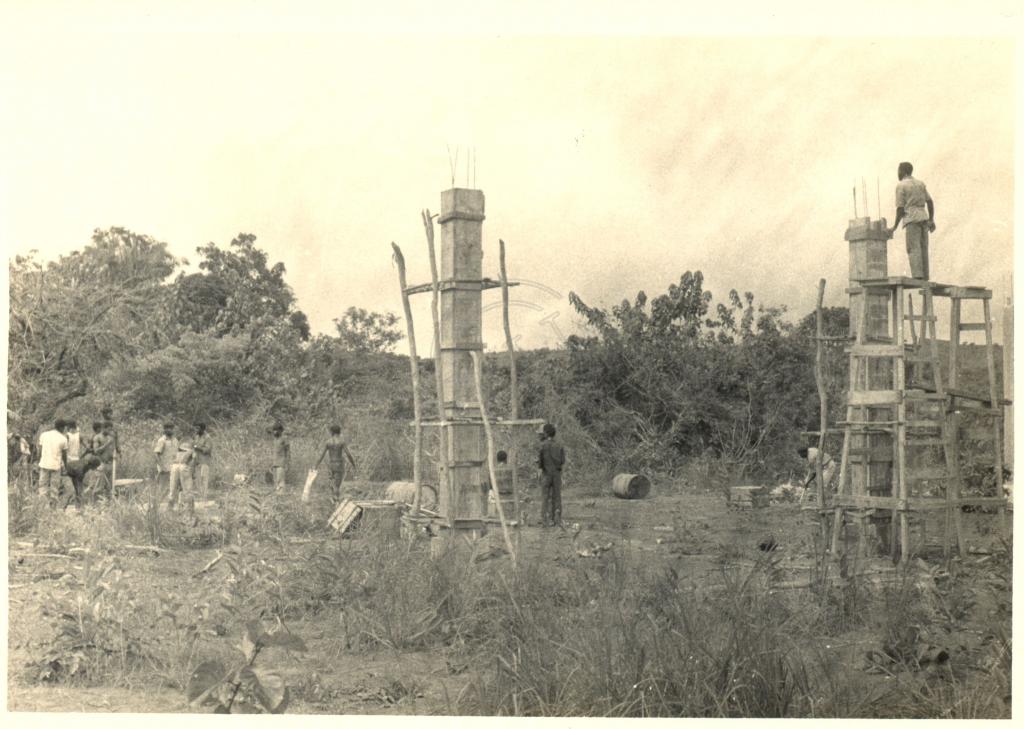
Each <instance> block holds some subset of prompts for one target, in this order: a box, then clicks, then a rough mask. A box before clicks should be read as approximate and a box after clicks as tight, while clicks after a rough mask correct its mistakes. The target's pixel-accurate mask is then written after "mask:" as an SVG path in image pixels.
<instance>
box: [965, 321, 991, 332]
mask: <svg viewBox="0 0 1024 729" xmlns="http://www.w3.org/2000/svg"><path fill="white" fill-rule="evenodd" d="M986 329H988V324H985V323H980V324H979V323H974V322H972V323H970V324H961V325H960V331H962V332H983V331H985V330H986Z"/></svg>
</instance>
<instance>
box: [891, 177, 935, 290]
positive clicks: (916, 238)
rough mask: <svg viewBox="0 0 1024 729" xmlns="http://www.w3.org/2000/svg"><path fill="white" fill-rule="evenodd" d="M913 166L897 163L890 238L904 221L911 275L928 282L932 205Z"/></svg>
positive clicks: (932, 224)
mask: <svg viewBox="0 0 1024 729" xmlns="http://www.w3.org/2000/svg"><path fill="white" fill-rule="evenodd" d="M913 172H914V166H913V165H912V164H910V163H909V162H900V166H899V168H898V169H897V170H896V175H897V177H899V182H898V183H897V184H896V220H895V222H894V223H893V226H892V228H890V229H889V234H890V235H892V234H893V233H895V232H896V229H897V228H898V227H899V225H900V221H903V229H904V230H905V231H906V234H907V256H908V257H909V258H910V275H911V276H912V277H913V278H917V279H922V280H925V281H927V280H928V234H929V233H934V232H935V203H934V202H932V196H931V195H929V194H928V188H926V187H925V184H924V183H923V182H921V181H920V180H916V179H914V177H912V173H913Z"/></svg>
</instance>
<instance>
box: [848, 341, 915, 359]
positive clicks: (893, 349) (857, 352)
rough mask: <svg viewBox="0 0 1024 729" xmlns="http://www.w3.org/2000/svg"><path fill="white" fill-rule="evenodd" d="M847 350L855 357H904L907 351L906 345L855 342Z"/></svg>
mask: <svg viewBox="0 0 1024 729" xmlns="http://www.w3.org/2000/svg"><path fill="white" fill-rule="evenodd" d="M846 351H847V352H848V353H849V354H852V355H854V356H855V357H902V356H903V355H904V354H906V352H907V350H906V348H905V347H903V346H902V345H896V344H854V345H852V346H850V347H847V350H846Z"/></svg>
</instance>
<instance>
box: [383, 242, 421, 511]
mask: <svg viewBox="0 0 1024 729" xmlns="http://www.w3.org/2000/svg"><path fill="white" fill-rule="evenodd" d="M391 248H392V249H393V250H394V254H393V255H394V259H395V264H396V265H397V266H398V283H399V286H400V289H401V292H402V309H403V310H404V311H405V331H406V335H407V336H408V338H409V369H410V370H411V371H412V412H413V427H415V429H416V432H415V436H414V440H413V451H412V482H413V484H414V486H415V489H416V491H415V493H414V496H413V500H412V513H413V516H415V515H417V514H419V511H420V491H421V489H422V483H423V473H422V459H423V412H422V410H421V409H420V360H419V358H418V357H417V356H416V330H415V327H414V326H413V323H412V307H411V306H410V305H409V294H408V293H407V291H406V285H405V256H403V255H402V249H401V248H399V247H398V245H397V244H396V243H395V242H394V241H391Z"/></svg>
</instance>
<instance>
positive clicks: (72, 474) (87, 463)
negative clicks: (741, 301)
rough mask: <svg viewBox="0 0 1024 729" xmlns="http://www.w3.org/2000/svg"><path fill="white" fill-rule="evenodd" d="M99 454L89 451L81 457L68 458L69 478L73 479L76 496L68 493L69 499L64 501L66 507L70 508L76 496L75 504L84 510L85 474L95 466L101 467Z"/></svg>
mask: <svg viewBox="0 0 1024 729" xmlns="http://www.w3.org/2000/svg"><path fill="white" fill-rule="evenodd" d="M101 463H102V462H101V461H100V458H99V456H97V455H94V454H92V453H89V454H87V455H84V456H82V457H81V458H75V459H72V460H68V469H67V470H68V478H70V479H71V485H72V487H73V488H74V496H73V497H72V496H71V495H70V494H69V495H68V499H67V501H65V502H64V508H65V509H66V508H68V505H69V504H70V503H71V499H72V498H74V500H75V506H76V507H78V510H79V511H81V510H82V491H83V488H82V487H83V485H84V484H85V475H86V474H87V473H89V471H91V470H93V469H94V468H99V467H100V465H101Z"/></svg>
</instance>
